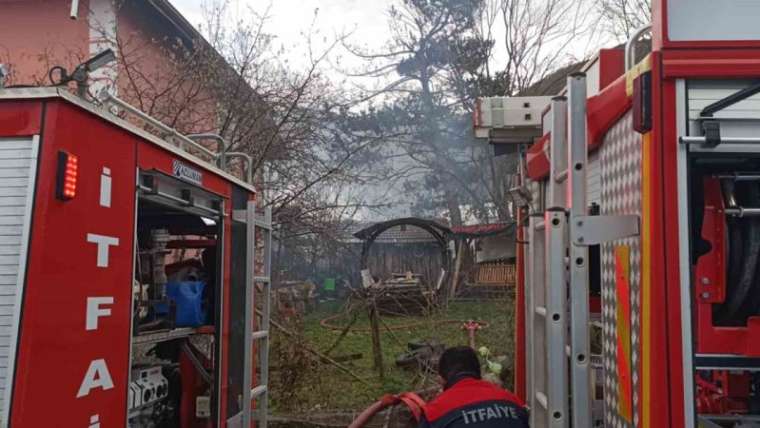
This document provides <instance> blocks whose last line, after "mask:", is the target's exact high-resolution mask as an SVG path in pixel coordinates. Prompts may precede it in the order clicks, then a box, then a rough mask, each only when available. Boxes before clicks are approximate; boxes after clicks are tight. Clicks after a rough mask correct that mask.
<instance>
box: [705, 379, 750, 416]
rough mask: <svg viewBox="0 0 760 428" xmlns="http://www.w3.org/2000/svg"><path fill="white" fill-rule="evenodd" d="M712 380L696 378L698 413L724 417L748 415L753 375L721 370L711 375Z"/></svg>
mask: <svg viewBox="0 0 760 428" xmlns="http://www.w3.org/2000/svg"><path fill="white" fill-rule="evenodd" d="M710 377H711V378H712V379H706V378H704V377H702V376H701V375H697V377H696V385H697V412H699V413H703V414H717V415H723V414H728V413H740V414H743V413H747V409H748V402H747V400H748V398H749V393H750V383H751V380H752V378H751V375H750V374H749V373H731V372H729V371H727V370H719V371H714V372H711V373H710Z"/></svg>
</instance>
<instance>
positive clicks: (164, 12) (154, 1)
mask: <svg viewBox="0 0 760 428" xmlns="http://www.w3.org/2000/svg"><path fill="white" fill-rule="evenodd" d="M140 2H141V3H144V4H146V5H148V6H152V7H153V8H154V9H155V10H156V12H158V14H159V15H161V16H162V17H163V18H164V19H166V20H167V21H169V23H170V24H171V25H172V27H174V29H175V30H176V31H177V33H178V35H179V36H180V37H181V38H182V41H183V42H185V43H188V44H189V45H193V44H194V43H195V41H196V40H204V41H205V39H204V38H203V36H202V35H201V33H200V32H198V30H197V29H196V28H195V26H194V25H193V24H191V23H190V21H188V20H187V18H185V17H184V16H183V15H182V14H181V13H180V12H179V11H178V10H177V9H176V8H175V7H174V6H172V4H171V3H170V2H169V0H147V1H143V0H140Z"/></svg>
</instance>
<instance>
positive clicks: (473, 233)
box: [451, 223, 515, 238]
mask: <svg viewBox="0 0 760 428" xmlns="http://www.w3.org/2000/svg"><path fill="white" fill-rule="evenodd" d="M514 225H515V224H514V223H491V224H473V225H470V226H454V227H452V228H451V231H452V232H454V234H456V235H457V236H459V237H466V238H477V237H480V236H493V235H500V234H502V233H510V232H511V231H512V230H513V229H514Z"/></svg>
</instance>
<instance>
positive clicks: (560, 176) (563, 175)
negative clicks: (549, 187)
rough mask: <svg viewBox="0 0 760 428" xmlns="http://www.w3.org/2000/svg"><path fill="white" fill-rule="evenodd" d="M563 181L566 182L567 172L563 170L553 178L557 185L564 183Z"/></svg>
mask: <svg viewBox="0 0 760 428" xmlns="http://www.w3.org/2000/svg"><path fill="white" fill-rule="evenodd" d="M565 180H567V170H564V171H562V172H560V173H559V174H557V177H556V178H554V181H555V182H557V183H564V182H565Z"/></svg>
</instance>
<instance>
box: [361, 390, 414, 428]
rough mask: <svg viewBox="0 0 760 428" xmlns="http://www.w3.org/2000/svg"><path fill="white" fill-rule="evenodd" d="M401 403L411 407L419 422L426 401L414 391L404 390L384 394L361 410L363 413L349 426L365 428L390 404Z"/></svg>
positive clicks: (410, 409)
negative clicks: (398, 392) (397, 392)
mask: <svg viewBox="0 0 760 428" xmlns="http://www.w3.org/2000/svg"><path fill="white" fill-rule="evenodd" d="M400 403H404V404H405V405H406V407H408V408H409V411H411V412H412V415H413V416H414V419H415V420H417V421H418V422H419V420H420V417H422V408H423V407H424V406H425V401H424V400H423V399H422V398H420V396H419V395H417V394H415V393H413V392H404V393H402V394H399V395H390V394H387V395H384V396H383V398H381V399H380V400H378V401H377V402H375V403H373V404H372V405H371V406H369V407H367V408H366V409H365V410H364V411H363V412H361V414H359V416H358V417H357V418H356V419H354V421H353V422H351V425H349V426H348V428H363V427H364V426H365V425H367V423H369V421H371V420H372V418H374V417H375V415H377V414H378V413H380V412H382V411H383V410H385V409H387V408H388V407H390V406H395V405H397V404H400Z"/></svg>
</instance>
